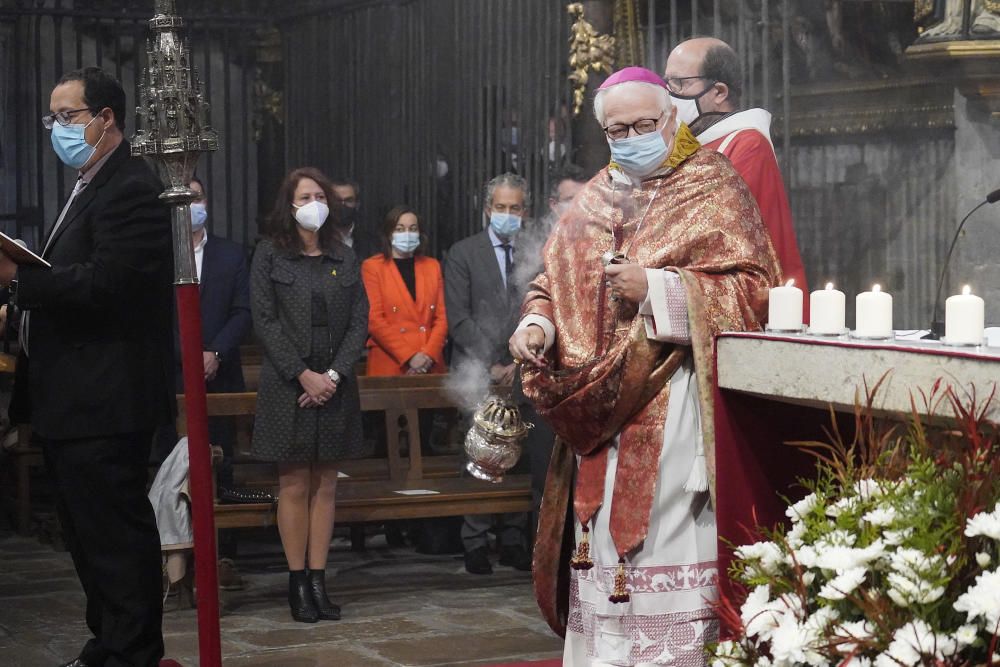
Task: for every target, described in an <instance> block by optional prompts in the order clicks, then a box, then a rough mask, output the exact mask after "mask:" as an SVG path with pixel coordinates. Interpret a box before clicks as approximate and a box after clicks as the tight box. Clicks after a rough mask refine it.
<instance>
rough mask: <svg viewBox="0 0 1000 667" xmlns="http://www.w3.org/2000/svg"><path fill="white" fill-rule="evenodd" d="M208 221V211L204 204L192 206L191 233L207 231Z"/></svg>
mask: <svg viewBox="0 0 1000 667" xmlns="http://www.w3.org/2000/svg"><path fill="white" fill-rule="evenodd" d="M207 219H208V209H207V208H205V205H204V204H200V203H199V204H191V231H194V232H199V231H201V230H203V229H205V220H207Z"/></svg>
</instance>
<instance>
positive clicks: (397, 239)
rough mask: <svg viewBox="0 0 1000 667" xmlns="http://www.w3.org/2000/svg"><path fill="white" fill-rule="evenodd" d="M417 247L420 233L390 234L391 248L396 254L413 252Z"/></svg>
mask: <svg viewBox="0 0 1000 667" xmlns="http://www.w3.org/2000/svg"><path fill="white" fill-rule="evenodd" d="M418 245H420V232H393V233H392V247H393V248H395V249H396V250H397V251H398V252H404V253H409V252H413V251H414V250H416V249H417V246H418Z"/></svg>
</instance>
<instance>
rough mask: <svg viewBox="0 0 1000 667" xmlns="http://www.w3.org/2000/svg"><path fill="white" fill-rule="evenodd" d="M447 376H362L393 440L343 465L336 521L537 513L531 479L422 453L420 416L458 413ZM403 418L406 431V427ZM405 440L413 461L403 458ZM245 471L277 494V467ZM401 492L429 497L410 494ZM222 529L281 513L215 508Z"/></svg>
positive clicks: (227, 409) (248, 397) (241, 411)
mask: <svg viewBox="0 0 1000 667" xmlns="http://www.w3.org/2000/svg"><path fill="white" fill-rule="evenodd" d="M445 378H446V376H443V375H413V376H402V377H369V376H363V375H362V376H358V384H359V389H360V394H361V409H362V410H363V411H384V413H385V428H386V436H387V443H386V444H387V452H388V455H387V457H386V458H382V459H362V460H356V461H344V462H343V464H342V466H341V470H342V472H343V473H344V474H345V475H347V477H345V478H342V479H341V480H340V483H338V485H337V515H336V516H337V521H338V523H353V522H366V521H386V520H390V519H413V518H431V517H442V516H458V515H462V514H475V513H500V512H528V511H531V487H530V476H529V475H509V476H508V477H507V478H505V479H504V481H503V482H502V483H500V484H490V483H487V482H482V481H479V480H477V479H474V478H472V477H460V471H461V467H462V465H463V462H464V457H463V456H461V455H442V456H429V457H424V456H423V455H422V452H421V446H420V445H421V443H420V429H419V428H418V424H419V420H418V412H417V411H418V410H419V409H421V408H446V407H454V402H453V401H452V400H451V399H450V398H449V397H448V395H447V393H446V392H445V391H444V380H445ZM177 399H178V400H177V404H178V418H177V427H178V432H179V433H181V434H183V433H185V432H186V430H187V428H186V421H185V410H184V403H183V396H182V395H180V396H178V397H177ZM256 408H257V394H256V392H241V393H232V394H209V395H208V414H209V415H210V416H219V417H222V416H229V417H240V416H252V415H253V414H254V413H255V412H256ZM400 417H405V418H406V419H405V421H406V426H405V427H401V426H400V425H399V424H400ZM29 431H30V428H29V427H28V426H22V427H20V430H19V433H20V438H19V444H18V446H17V447H16V448H15V449H14V450H13V452H14V454H15V458H14V460H15V472H16V475H17V483H16V487H17V488H16V497H15V511H16V523H17V530H18V532H19V533H21V534H27V533H28V532H29V530H30V521H31V502H30V500H31V498H30V485H29V480H30V476H29V475H30V470H31V468H32V467H37V466H41V465H42V464H43V461H42V454H41V450H40V449H38V448H36V447H33V446H31V445H30V444H29V442H28V436H29ZM404 434H405V435H406V439H407V440H408V443H409V448H408V450H409V453H408V455H407V456H403V455H402V454H401V451H400V450H401V441H402V440H403V438H404ZM237 467H239V468H247V469H250V470H252V474H251V475H249V479H244V480H241V485H246V486H261V487H268V488H272V489H273V487H274V486H276V480H277V477H276V474H275V473H274V466H273V465H272V464H266V463H260V462H252V461H242V462H239V463H238V466H237ZM399 491H410V492H412V491H429V492H432V493H424V494H405V493H398V492H399ZM215 520H216V526H217V527H218V528H247V527H255V526H268V525H271V524H273V523H274V507H273V506H272V505H271V504H267V503H253V504H216V505H215Z"/></svg>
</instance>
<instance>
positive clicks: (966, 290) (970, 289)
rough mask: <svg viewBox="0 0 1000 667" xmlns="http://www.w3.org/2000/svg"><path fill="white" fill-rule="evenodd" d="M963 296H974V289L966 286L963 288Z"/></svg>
mask: <svg viewBox="0 0 1000 667" xmlns="http://www.w3.org/2000/svg"><path fill="white" fill-rule="evenodd" d="M962 294H972V288H971V287H969V286H968V285H966V286H965V287H963V288H962Z"/></svg>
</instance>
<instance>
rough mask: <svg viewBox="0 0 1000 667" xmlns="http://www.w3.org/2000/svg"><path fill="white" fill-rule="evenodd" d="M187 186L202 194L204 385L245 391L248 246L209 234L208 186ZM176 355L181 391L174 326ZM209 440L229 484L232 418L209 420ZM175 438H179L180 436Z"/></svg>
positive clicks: (198, 259) (196, 206) (194, 208)
mask: <svg viewBox="0 0 1000 667" xmlns="http://www.w3.org/2000/svg"><path fill="white" fill-rule="evenodd" d="M188 187H190V188H191V189H192V190H193V191H195V192H197V193H198V198H197V199H195V200H194V201H193V202H192V203H191V240H192V243H193V244H194V256H195V268H196V269H197V271H198V283H199V292H200V302H201V335H202V341H203V345H204V348H203V351H202V360H203V362H204V365H205V388H206V390H207V391H208V392H209V393H223V392H234V391H246V382H245V381H244V379H243V365H242V360H241V359H240V345H241V344H242V343H243V341H244V340H245V339H246V337H247V334H249V333H250V327H251V326H252V321H251V319H250V274H249V269H248V266H247V255H246V251H245V250H244V248H243V246H241V245H239V244H238V243H234V242H232V241H229V240H228V239H224V238H221V237H218V236H215V235H213V234H209V233H208V226H207V224H206V223H207V221H208V218H209V210H208V201H207V199H208V198H207V195H206V193H205V186H204V185H203V184H202V182H201V181H200V180H199V179H197V178H195V179H192V180H191V183H190V184H189V185H188ZM174 358H175V359H176V362H177V364H176V367H175V370H176V373H175V378H176V386H177V391H178V392H183V391H184V377H183V373H182V369H181V363H180V338H179V336H178V333H177V331H176V330H175V331H174ZM174 435H175V436H176V433H174ZM209 440H210V441H211V443H212V444H213V445H219V446H220V447H222V452H223V461H222V465H221V466H220V469H219V473H218V476H217V480H216V481H217V482H218V485H219V487H220V488H224V487H231V486H232V481H233V480H232V456H233V446H234V444H235V442H234V441H235V433H234V431H233V429H232V422H231V421H230V420H228V419H226V418H218V419H209ZM173 442H176V437H175V438H174V441H173ZM173 442H172V443H171V446H172V445H173Z"/></svg>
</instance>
